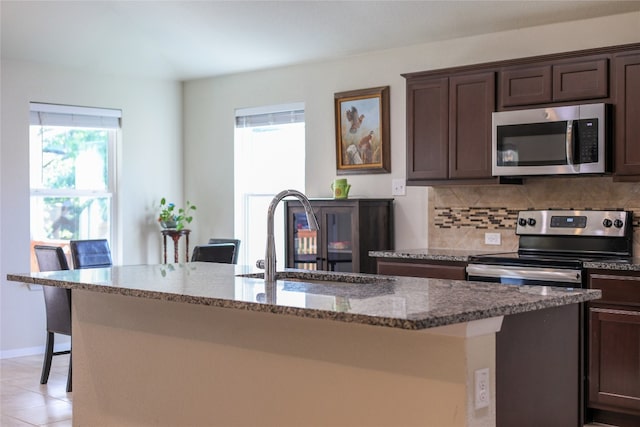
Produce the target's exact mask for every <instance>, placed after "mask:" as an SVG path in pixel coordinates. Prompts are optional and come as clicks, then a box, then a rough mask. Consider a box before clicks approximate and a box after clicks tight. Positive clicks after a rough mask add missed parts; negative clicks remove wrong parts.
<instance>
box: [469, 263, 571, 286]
mask: <svg viewBox="0 0 640 427" xmlns="http://www.w3.org/2000/svg"><path fill="white" fill-rule="evenodd" d="M467 274H468V275H469V276H476V277H491V278H500V277H510V278H513V279H527V280H541V281H545V282H566V283H582V271H580V270H564V269H555V268H538V267H507V266H498V265H484V264H469V265H468V266H467Z"/></svg>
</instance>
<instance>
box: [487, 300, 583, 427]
mask: <svg viewBox="0 0 640 427" xmlns="http://www.w3.org/2000/svg"><path fill="white" fill-rule="evenodd" d="M583 309H584V307H583V306H582V304H571V305H565V306H562V307H555V308H547V309H544V310H539V311H531V312H528V313H520V314H514V315H511V316H505V317H504V320H503V322H502V328H501V329H500V332H498V333H497V334H496V426H497V427H512V426H518V427H539V426H545V427H582V425H583V424H582V420H583V418H584V416H583V412H584V411H583V407H584V405H583V383H582V372H583V369H584V367H583V366H582V363H581V360H582V348H583V347H582V345H583V342H582V338H581V337H582V332H583V329H582V327H581V325H582V323H583V322H582V321H581V316H582V311H583Z"/></svg>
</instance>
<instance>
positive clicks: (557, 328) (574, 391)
mask: <svg viewBox="0 0 640 427" xmlns="http://www.w3.org/2000/svg"><path fill="white" fill-rule="evenodd" d="M377 262H378V274H390V275H396V276H412V277H425V278H436V279H450V280H458V279H459V280H464V279H465V267H466V263H465V262H447V261H435V260H416V259H399V258H378V261H377ZM583 337H584V305H583V304H571V305H566V306H562V307H554V308H547V309H544V310H538V311H531V312H528V313H519V314H513V315H510V316H505V317H504V319H503V321H502V327H501V329H500V332H498V333H497V334H496V426H497V427H516V426H517V427H541V426H544V427H582V425H583V421H584V382H583V372H584V364H583V359H584V357H583V355H584V350H583V349H584V339H583Z"/></svg>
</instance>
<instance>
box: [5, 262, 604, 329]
mask: <svg viewBox="0 0 640 427" xmlns="http://www.w3.org/2000/svg"><path fill="white" fill-rule="evenodd" d="M7 279H8V280H10V281H14V282H22V283H26V284H30V285H32V284H36V285H45V286H47V285H48V286H57V287H62V288H69V289H83V290H89V291H94V292H103V293H111V294H121V295H128V296H132V297H139V298H149V299H160V300H167V301H176V302H183V303H189V304H200V305H211V306H217V307H225V308H232V309H240V310H251V311H263V312H270V313H274V314H282V315H292V316H300V317H310V318H317V319H328V320H334V321H341V322H351V323H361V324H367V325H374V326H385V327H392V328H401V329H410V330H419V329H426V328H432V327H436V326H444V325H449V324H454V323H461V322H467V321H471V320H479V319H484V318H489V317H495V316H503V315H509V314H516V313H522V312H527V311H534V310H540V309H544V308H549V307H557V306H562V305H567V304H574V303H579V302H584V301H588V300H592V299H597V298H600V296H601V292H600V291H599V290H584V289H562V288H551V287H545V286H509V285H501V284H493V283H483V282H466V281H456V280H439V279H420V278H411V277H395V276H377V275H365V274H349V273H330V272H310V271H305V270H285V271H284V272H279V273H278V280H277V282H276V283H275V284H272V285H270V286H266V285H265V282H264V280H262V279H261V278H260V277H259V273H255V269H254V271H251V269H250V267H247V266H236V265H231V264H214V263H204V262H193V263H187V264H161V265H135V266H114V267H111V268H97V269H81V270H67V271H54V272H41V273H25V274H8V275H7ZM322 279H324V280H325V281H321V280H322Z"/></svg>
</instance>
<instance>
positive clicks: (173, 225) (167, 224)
mask: <svg viewBox="0 0 640 427" xmlns="http://www.w3.org/2000/svg"><path fill="white" fill-rule="evenodd" d="M160 227H162V228H164V229H165V230H170V229H173V228H176V227H177V224H176V222H175V221H160Z"/></svg>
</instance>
